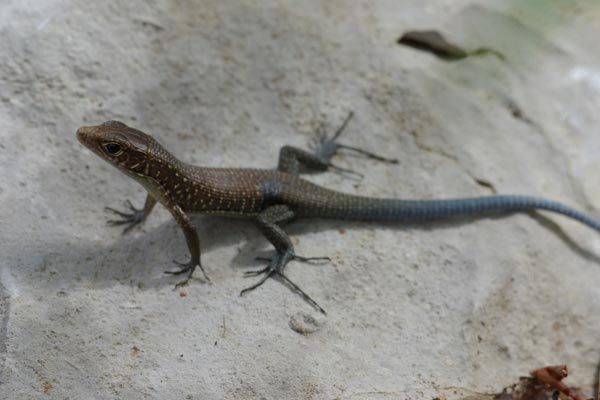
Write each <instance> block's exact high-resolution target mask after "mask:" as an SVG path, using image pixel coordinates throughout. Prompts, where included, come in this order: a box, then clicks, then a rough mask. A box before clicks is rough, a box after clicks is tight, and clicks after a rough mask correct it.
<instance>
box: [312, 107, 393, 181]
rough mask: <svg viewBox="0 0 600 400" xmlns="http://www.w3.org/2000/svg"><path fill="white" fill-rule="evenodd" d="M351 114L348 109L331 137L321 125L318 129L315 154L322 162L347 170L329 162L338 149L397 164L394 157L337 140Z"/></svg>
mask: <svg viewBox="0 0 600 400" xmlns="http://www.w3.org/2000/svg"><path fill="white" fill-rule="evenodd" d="M353 116H354V113H353V112H352V111H350V112H349V113H348V116H347V117H346V119H345V120H344V122H343V123H342V125H340V127H339V128H338V129H337V130H336V131H335V133H334V134H333V135H332V136H331V137H327V134H326V133H325V130H324V129H323V127H320V128H319V129H318V131H317V137H316V140H315V143H314V147H315V154H316V156H317V157H318V158H319V159H320V160H322V161H323V162H326V163H328V164H329V166H330V167H332V168H333V169H338V170H340V171H342V172H347V171H346V170H344V169H340V168H338V167H335V166H333V165H331V163H330V160H331V158H332V157H333V156H334V155H335V154H337V152H338V150H340V149H344V150H349V151H353V152H355V153H358V154H362V155H363V156H365V157H367V158H371V159H373V160H377V161H381V162H385V163H390V164H397V163H398V160H397V159H395V158H387V157H383V156H380V155H377V154H375V153H371V152H370V151H367V150H363V149H361V148H358V147H354V146H348V145H345V144H342V143H338V142H337V140H338V138H339V137H340V135H341V134H342V132H343V131H344V130H345V129H346V126H347V125H348V123H349V122H350V120H351V119H352V117H353Z"/></svg>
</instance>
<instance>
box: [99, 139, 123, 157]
mask: <svg viewBox="0 0 600 400" xmlns="http://www.w3.org/2000/svg"><path fill="white" fill-rule="evenodd" d="M102 146H104V149H105V150H106V152H107V153H108V154H109V155H111V156H118V155H120V154H121V153H122V152H123V149H122V148H121V145H120V144H119V143H115V142H109V143H105V144H103V145H102Z"/></svg>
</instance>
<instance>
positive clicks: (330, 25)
mask: <svg viewBox="0 0 600 400" xmlns="http://www.w3.org/2000/svg"><path fill="white" fill-rule="evenodd" d="M599 22H600V5H598V4H595V2H585V1H572V0H569V1H566V0H548V1H545V2H534V1H528V2H524V1H521V0H511V1H499V0H498V1H493V2H490V1H467V0H453V1H448V0H436V1H433V0H430V1H406V0H404V1H399V0H387V1H377V2H371V1H366V0H365V1H352V2H350V1H339V0H336V1H328V0H322V1H314V0H309V1H303V2H294V1H247V2H221V1H208V0H207V1H202V2H200V1H197V2H193V1H178V0H156V1H152V2H145V1H139V0H136V1H116V2H89V1H83V0H73V1H61V0H49V1H46V2H37V1H33V0H27V1H22V0H18V1H17V0H4V1H3V3H2V7H1V8H0V30H1V33H2V38H3V40H2V41H0V55H1V57H0V115H1V116H2V118H0V125H1V128H0V171H1V172H0V221H1V224H0V254H1V259H0V393H2V395H1V396H0V397H2V398H7V399H8V398H10V399H29V398H48V399H67V398H71V399H77V398H94V399H113V398H120V399H133V398H136V399H139V398H144V399H221V398H222V399H283V398H285V399H353V400H357V399H388V398H389V399H392V398H393V399H396V398H397V399H417V398H424V399H429V398H434V397H439V396H446V398H448V399H451V398H459V397H461V396H462V395H464V393H473V391H474V392H497V391H500V390H501V388H502V387H504V386H508V385H510V384H512V383H514V382H515V381H516V380H517V379H518V377H519V376H521V375H526V374H527V372H528V371H529V370H532V369H534V368H538V367H541V366H543V365H547V364H560V363H566V364H568V365H569V367H570V370H571V371H572V377H571V378H569V379H570V380H571V382H573V383H574V384H577V385H579V386H583V387H584V388H587V390H588V392H589V394H590V395H591V393H592V392H591V385H592V383H593V381H594V374H595V371H596V365H597V364H598V361H599V359H600V348H599V346H598V337H599V335H600V319H598V318H597V316H598V315H599V314H600V289H599V288H600V235H598V234H596V233H595V232H593V231H591V230H589V229H588V228H586V227H584V226H581V225H579V224H577V223H575V222H572V221H569V220H567V219H565V218H562V217H557V216H554V215H548V214H543V215H527V214H521V215H512V216H502V217H497V218H496V217H494V218H483V219H479V220H476V221H455V222H451V223H435V224H427V225H412V224H411V225H402V226H395V225H392V224H383V225H377V224H362V223H350V224H348V223H342V222H338V221H300V222H298V223H295V224H293V225H291V226H290V227H289V228H287V229H288V231H289V232H290V233H291V234H292V235H293V237H294V240H295V243H296V249H297V251H298V253H299V254H303V255H307V256H321V255H329V256H331V257H332V260H333V261H332V263H330V264H325V265H303V264H296V263H294V264H291V265H290V266H289V267H288V270H287V271H288V273H289V276H290V277H291V278H292V279H294V280H295V281H296V282H297V283H298V284H299V285H300V286H302V287H303V288H305V290H307V291H308V292H309V293H310V294H311V295H312V296H313V297H314V298H315V299H316V300H317V301H318V302H319V303H320V304H321V305H322V306H323V307H324V308H325V309H326V310H327V311H328V315H327V316H321V315H319V314H318V313H317V312H316V311H315V310H313V309H311V308H310V307H309V306H308V305H307V304H306V303H304V302H303V301H302V299H301V298H300V297H298V296H296V295H295V294H293V293H291V292H290V290H288V289H287V288H286V287H285V286H284V285H282V284H281V283H279V282H277V281H269V282H268V283H267V284H265V285H264V287H262V288H260V290H257V291H255V292H253V293H251V294H249V295H247V296H245V297H243V298H240V297H239V296H238V293H239V291H240V290H241V289H242V288H244V287H246V286H248V285H249V284H251V283H252V282H253V281H252V280H251V279H249V278H244V277H243V276H242V271H244V270H246V269H247V268H252V267H257V266H258V265H259V264H258V263H257V262H255V261H254V257H255V256H256V254H265V253H266V252H268V251H270V248H269V246H268V243H267V242H266V241H265V240H263V239H262V238H260V237H259V235H258V233H257V231H256V229H255V228H254V226H253V225H252V223H251V222H247V221H239V220H227V219H216V218H204V217H197V218H195V222H196V223H197V225H198V228H199V234H200V237H201V241H202V250H203V261H204V265H205V266H206V267H207V272H208V273H209V274H210V276H211V278H212V284H203V283H201V282H200V281H199V280H195V281H193V282H192V284H191V285H190V286H188V287H186V288H183V289H180V290H173V284H174V283H175V282H176V279H175V278H172V277H168V276H165V275H164V274H163V270H165V269H169V268H171V260H172V259H173V258H176V259H182V258H183V257H185V256H187V250H186V246H185V242H184V240H183V235H182V234H181V232H180V230H179V228H178V227H177V225H176V223H175V222H174V221H173V220H172V219H171V218H170V216H169V214H168V213H167V212H166V211H165V210H164V209H157V210H156V211H155V212H154V213H153V214H152V215H151V217H150V218H149V220H148V221H147V223H146V224H145V226H144V227H143V228H142V229H141V230H137V231H134V232H133V233H132V234H130V235H127V236H121V235H120V232H119V231H118V230H115V229H114V228H111V227H107V226H106V225H105V220H106V219H107V217H108V215H106V214H105V213H104V212H103V207H105V206H113V207H118V206H119V205H120V204H121V203H122V201H123V200H125V199H131V200H132V201H133V202H134V203H135V204H138V205H141V204H142V202H143V199H144V196H145V195H144V192H143V190H142V188H141V187H139V186H138V185H137V184H135V183H133V182H132V181H131V180H130V179H128V178H126V177H125V176H123V175H121V174H119V173H118V172H117V171H116V170H114V169H113V168H112V167H110V166H109V165H107V164H106V163H104V162H103V161H102V160H100V159H98V158H97V157H96V156H94V155H93V154H92V153H91V152H89V151H88V150H86V149H84V148H83V147H82V146H81V145H79V143H77V141H76V140H75V130H76V129H77V127H79V126H81V125H90V124H97V123H100V122H103V121H105V120H108V119H117V120H121V121H123V122H125V123H127V124H129V125H132V126H136V127H138V128H140V129H142V130H144V131H146V132H148V133H151V134H152V135H154V136H155V137H156V138H157V139H158V140H159V141H160V142H161V143H163V145H165V147H167V148H168V149H170V150H171V151H172V152H173V153H174V154H176V155H177V156H179V157H180V158H181V159H182V160H185V161H188V162H191V163H194V164H201V165H209V166H224V165H229V166H240V167H242V166H247V167H266V168H271V167H274V166H275V164H276V158H277V152H278V149H279V147H281V146H283V145H285V144H293V145H297V146H305V144H306V143H307V142H309V141H310V139H311V138H312V137H313V135H314V132H315V129H316V127H317V126H318V124H320V123H324V124H325V126H326V127H327V129H328V130H332V129H335V127H337V126H338V124H339V123H340V122H341V121H342V120H343V118H344V117H345V115H346V113H347V112H348V111H349V110H354V111H355V113H356V118H355V119H354V121H353V122H352V123H351V125H350V126H349V129H348V131H347V132H346V133H345V137H344V141H345V142H347V143H351V144H353V145H355V146H360V147H364V148H368V149H371V150H373V151H377V152H379V153H385V154H386V155H389V156H393V157H397V158H399V160H400V163H399V164H398V165H393V166H390V165H385V164H378V163H376V162H373V161H371V160H365V159H362V158H356V157H351V156H347V157H339V158H337V159H336V162H337V163H338V164H340V165H342V166H345V167H347V168H352V169H355V170H357V171H360V172H362V173H364V175H365V177H364V179H362V180H360V181H356V180H352V179H348V178H346V177H343V176H339V175H336V174H332V173H328V174H322V175H315V176H311V177H310V179H312V180H314V181H315V182H318V183H320V184H323V185H327V186H329V187H333V188H338V189H339V190H343V191H346V192H351V193H361V194H368V195H378V196H388V197H404V198H440V197H457V196H473V195H487V194H491V193H492V192H493V191H497V192H498V193H523V194H535V195H543V196H545V197H550V198H553V199H556V200H560V201H563V202H565V203H567V204H570V205H574V206H576V207H577V208H580V209H584V210H587V211H589V212H590V213H593V214H595V215H600V209H599V207H598V203H597V201H596V199H599V198H600V168H599V167H600V135H598V127H599V126H600V113H599V112H598V109H599V107H600V53H598V52H597V51H595V49H596V48H597V43H596V42H597V38H598V37H599V35H600V24H599ZM413 29H436V30H439V31H440V32H443V33H444V34H445V35H446V37H447V38H448V39H449V40H450V41H452V42H453V43H458V44H461V45H463V46H465V47H470V48H476V47H481V46H487V47H491V48H494V49H496V50H497V51H500V52H501V53H502V54H503V55H504V56H505V57H506V60H505V61H502V60H500V59H498V58H496V57H476V58H475V57H474V58H468V59H465V60H462V61H458V62H452V63H449V62H444V61H441V60H439V59H437V58H435V57H433V56H431V55H430V54H427V53H424V52H419V51H416V50H414V49H411V48H408V47H401V46H399V45H397V44H396V43H395V41H396V39H397V38H398V37H399V36H400V34H401V33H402V32H404V31H407V30H413ZM299 332H300V333H299ZM451 388H459V389H460V390H458V389H457V390H451Z"/></svg>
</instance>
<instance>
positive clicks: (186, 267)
mask: <svg viewBox="0 0 600 400" xmlns="http://www.w3.org/2000/svg"><path fill="white" fill-rule="evenodd" d="M173 262H174V263H175V264H177V265H179V266H180V267H181V268H180V269H178V270H175V271H164V273H165V274H169V275H181V274H184V273H186V272H187V273H188V276H187V278H186V279H184V280H183V281H181V282H179V283H177V284H176V285H175V287H176V288H178V287H181V286H185V285H187V283H188V281H189V280H190V279H191V278H192V275H193V274H194V271H195V270H196V267H200V271H202V275H204V279H206V281H207V282H210V278H209V277H208V275H206V271H204V268H203V267H202V264H200V261H198V262H195V261H194V260H192V261H190V262H187V263H182V262H179V261H176V260H173Z"/></svg>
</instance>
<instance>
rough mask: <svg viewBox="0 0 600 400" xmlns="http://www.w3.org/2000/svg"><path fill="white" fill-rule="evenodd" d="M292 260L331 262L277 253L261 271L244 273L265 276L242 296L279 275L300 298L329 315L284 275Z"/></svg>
mask: <svg viewBox="0 0 600 400" xmlns="http://www.w3.org/2000/svg"><path fill="white" fill-rule="evenodd" d="M290 260H299V261H305V262H310V261H315V260H330V258H329V257H300V256H297V255H295V254H294V253H293V252H292V251H287V252H283V253H277V254H275V255H274V256H273V257H271V258H269V259H268V261H269V264H268V265H267V266H266V267H265V268H263V269H259V270H253V271H247V272H245V273H244V275H245V276H257V275H260V274H264V276H263V277H262V278H261V279H260V280H259V281H258V282H256V283H255V284H254V285H252V286H249V287H247V288H245V289H243V290H242V291H241V292H240V296H243V295H244V294H246V293H248V292H251V291H252V290H254V289H256V288H257V287H259V286H261V285H262V284H263V283H265V282H266V281H267V279H269V278H272V277H273V276H275V275H277V276H278V277H279V278H281V280H283V282H284V283H285V284H286V285H287V286H288V287H290V288H291V289H292V290H293V291H295V292H296V293H298V294H299V295H300V296H302V298H303V299H304V301H306V302H307V303H308V304H310V305H311V306H313V307H314V308H316V309H317V310H319V311H320V312H321V313H323V314H327V313H326V312H325V310H324V309H323V307H321V306H320V305H319V304H318V303H317V302H316V301H314V300H313V299H312V298H311V297H310V296H309V295H308V294H306V292H304V291H303V290H302V289H301V288H300V287H299V286H298V285H296V284H295V283H294V282H293V281H292V280H290V278H288V277H287V276H285V274H284V273H283V269H284V268H285V266H286V264H287V263H288V262H289V261H290Z"/></svg>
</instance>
